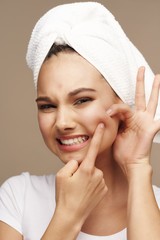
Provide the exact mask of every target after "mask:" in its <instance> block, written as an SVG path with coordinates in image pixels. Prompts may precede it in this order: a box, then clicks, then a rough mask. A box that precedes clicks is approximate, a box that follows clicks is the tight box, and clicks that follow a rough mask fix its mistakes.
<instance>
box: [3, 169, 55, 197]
mask: <svg viewBox="0 0 160 240" xmlns="http://www.w3.org/2000/svg"><path fill="white" fill-rule="evenodd" d="M54 182H55V176H54V175H52V174H51V175H43V176H35V175H31V174H29V173H28V172H24V173H22V174H20V175H18V176H13V177H11V178H9V179H7V180H6V181H5V182H4V183H3V184H2V186H1V188H0V191H4V190H8V191H12V192H13V190H14V193H16V194H18V192H21V193H22V192H24V191H25V189H26V188H30V189H32V188H34V189H35V190H38V189H42V188H43V187H47V186H48V187H49V186H53V184H54Z"/></svg>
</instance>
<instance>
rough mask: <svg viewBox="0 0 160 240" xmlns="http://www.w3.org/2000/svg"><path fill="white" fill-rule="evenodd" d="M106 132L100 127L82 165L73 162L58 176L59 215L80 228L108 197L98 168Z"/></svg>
mask: <svg viewBox="0 0 160 240" xmlns="http://www.w3.org/2000/svg"><path fill="white" fill-rule="evenodd" d="M103 132H104V125H103V124H99V125H98V127H97V128H96V130H95V133H94V136H93V138H92V140H91V143H90V147H89V150H88V153H87V155H86V157H85V159H84V160H83V161H82V163H81V164H80V165H79V164H78V162H77V161H76V160H71V161H69V162H68V163H67V164H66V165H65V166H64V167H63V168H62V169H61V170H60V171H59V172H58V174H57V176H56V203H57V207H56V212H57V211H58V212H59V213H61V214H63V216H64V215H65V214H66V215H67V219H68V220H69V219H72V220H73V219H74V221H73V222H74V224H76V223H77V222H78V223H80V225H81V226H82V225H83V223H84V221H85V219H86V218H87V217H88V215H89V214H90V212H91V211H92V210H93V209H94V208H95V206H96V205H97V204H98V203H99V202H100V201H101V200H102V199H103V197H104V196H105V194H106V193H107V187H106V184H105V181H104V178H103V172H102V171H101V170H99V169H97V168H96V167H95V160H96V157H97V154H98V151H99V147H100V144H101V140H102V137H103Z"/></svg>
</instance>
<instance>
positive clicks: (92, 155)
mask: <svg viewBox="0 0 160 240" xmlns="http://www.w3.org/2000/svg"><path fill="white" fill-rule="evenodd" d="M103 133H104V124H103V123H100V124H99V125H98V126H97V128H96V130H95V132H94V135H93V137H92V139H91V142H90V146H89V149H88V152H87V155H86V157H85V159H84V160H83V162H82V163H81V165H80V167H84V166H85V167H89V168H93V167H94V165H95V161H96V157H97V155H98V152H99V148H100V145H101V142H102V138H103Z"/></svg>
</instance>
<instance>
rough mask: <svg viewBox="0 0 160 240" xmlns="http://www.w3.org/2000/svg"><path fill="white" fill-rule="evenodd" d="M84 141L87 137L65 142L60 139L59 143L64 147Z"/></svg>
mask: <svg viewBox="0 0 160 240" xmlns="http://www.w3.org/2000/svg"><path fill="white" fill-rule="evenodd" d="M86 139H87V137H86V136H83V137H78V138H72V139H65V140H62V139H61V140H60V141H61V143H62V144H64V145H73V144H78V143H83V142H84V141H85V140H86Z"/></svg>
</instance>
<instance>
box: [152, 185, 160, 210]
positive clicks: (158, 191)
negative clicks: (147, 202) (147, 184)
mask: <svg viewBox="0 0 160 240" xmlns="http://www.w3.org/2000/svg"><path fill="white" fill-rule="evenodd" d="M153 191H154V195H155V199H156V202H157V204H158V207H159V208H160V188H159V187H157V186H155V185H154V186H153Z"/></svg>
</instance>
